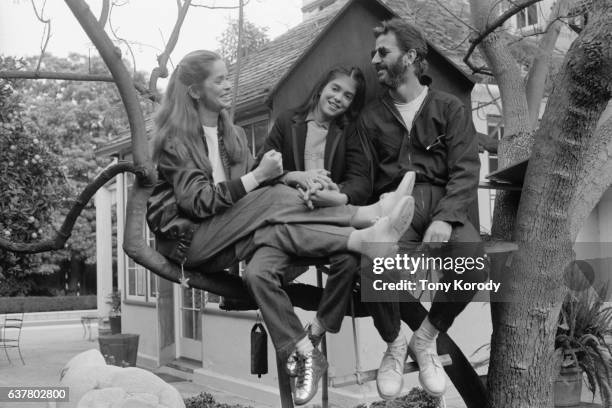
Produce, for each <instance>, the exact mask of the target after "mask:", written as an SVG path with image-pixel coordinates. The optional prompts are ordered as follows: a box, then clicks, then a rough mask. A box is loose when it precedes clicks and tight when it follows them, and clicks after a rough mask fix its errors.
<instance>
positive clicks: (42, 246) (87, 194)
mask: <svg viewBox="0 0 612 408" xmlns="http://www.w3.org/2000/svg"><path fill="white" fill-rule="evenodd" d="M126 171H129V172H132V173H134V172H135V167H134V165H133V164H132V163H128V162H120V163H117V164H114V165H112V166H109V167H108V168H106V169H104V171H102V172H101V173H100V175H98V177H96V178H95V180H94V181H93V182H91V183H90V184H89V185H88V186H87V187H86V188H85V189H84V190H83V192H82V193H81V194H79V196H78V198H77V199H76V200H74V204H73V205H72V208H71V209H70V211H69V212H68V214H67V215H66V219H65V220H64V222H63V223H62V226H61V227H60V229H59V231H56V233H55V237H53V238H51V239H47V240H44V241H39V242H34V243H29V244H24V243H17V242H11V241H8V240H6V239H4V238H0V248H2V249H6V250H8V251H13V252H18V253H24V254H34V253H38V252H45V251H52V250H56V249H62V248H64V245H65V244H66V241H67V240H68V238H70V234H71V233H72V228H73V227H74V223H75V222H76V220H77V218H78V217H79V215H80V214H81V212H82V211H83V208H85V206H86V205H87V203H88V202H89V200H90V199H91V197H93V195H94V194H95V193H96V191H98V190H99V189H100V187H102V186H104V185H105V184H106V183H108V182H109V181H110V180H112V178H113V177H115V176H116V175H117V174H120V173H123V172H126Z"/></svg>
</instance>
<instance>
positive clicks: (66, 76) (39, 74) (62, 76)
mask: <svg viewBox="0 0 612 408" xmlns="http://www.w3.org/2000/svg"><path fill="white" fill-rule="evenodd" d="M0 78H7V79H8V78H13V79H57V80H64V81H94V82H115V80H114V79H113V77H112V76H108V75H92V74H79V73H76V72H48V71H0Z"/></svg>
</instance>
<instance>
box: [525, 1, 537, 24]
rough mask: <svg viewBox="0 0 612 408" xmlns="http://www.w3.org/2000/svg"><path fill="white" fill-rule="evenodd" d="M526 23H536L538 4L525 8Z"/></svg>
mask: <svg viewBox="0 0 612 408" xmlns="http://www.w3.org/2000/svg"><path fill="white" fill-rule="evenodd" d="M527 23H528V24H529V25H532V24H538V6H537V5H535V4H532V5H531V6H529V8H527Z"/></svg>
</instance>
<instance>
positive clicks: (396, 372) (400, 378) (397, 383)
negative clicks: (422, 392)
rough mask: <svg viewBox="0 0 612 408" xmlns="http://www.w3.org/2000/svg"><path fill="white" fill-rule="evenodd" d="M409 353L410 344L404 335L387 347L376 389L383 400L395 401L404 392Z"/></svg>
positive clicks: (377, 377)
mask: <svg viewBox="0 0 612 408" xmlns="http://www.w3.org/2000/svg"><path fill="white" fill-rule="evenodd" d="M396 343H397V344H396ZM407 352H408V343H407V342H406V337H404V335H403V334H400V338H399V339H397V340H395V342H393V343H391V344H389V345H388V346H387V351H386V352H385V354H384V356H383V359H382V361H381V363H380V368H379V369H378V374H377V375H376V388H377V389H378V394H379V395H380V396H381V398H383V399H393V398H395V397H397V396H398V395H399V393H400V392H401V391H402V387H403V385H404V362H405V361H406V355H407Z"/></svg>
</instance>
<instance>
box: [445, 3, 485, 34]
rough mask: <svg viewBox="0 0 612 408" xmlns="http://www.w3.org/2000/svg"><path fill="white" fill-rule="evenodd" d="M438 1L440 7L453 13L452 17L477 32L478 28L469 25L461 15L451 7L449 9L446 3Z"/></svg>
mask: <svg viewBox="0 0 612 408" xmlns="http://www.w3.org/2000/svg"><path fill="white" fill-rule="evenodd" d="M436 3H438V5H439V6H440V7H442V8H443V9H444V10H445V11H446V12H447V13H448V14H450V15H451V17H454V18H455V19H457V21H459V22H460V23H461V24H463V25H464V26H466V27H467V28H469V29H470V30H472V31H474V32H477V31H478V30H476V29H475V28H474V27H472V26H471V25H469V24H468V23H466V22H465V21H463V20H462V19H461V17H459V16H458V15H456V14H455V13H454V12H453V11H452V10H451V9H449V8H448V7H446V6H445V5H444V3H442V2H441V1H440V0H436Z"/></svg>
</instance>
